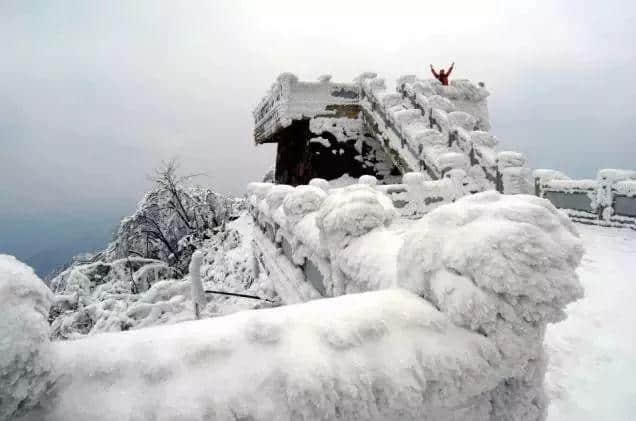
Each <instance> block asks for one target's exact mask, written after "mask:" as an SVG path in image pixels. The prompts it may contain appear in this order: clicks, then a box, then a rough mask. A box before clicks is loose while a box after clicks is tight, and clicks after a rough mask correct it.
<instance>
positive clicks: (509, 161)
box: [497, 151, 526, 170]
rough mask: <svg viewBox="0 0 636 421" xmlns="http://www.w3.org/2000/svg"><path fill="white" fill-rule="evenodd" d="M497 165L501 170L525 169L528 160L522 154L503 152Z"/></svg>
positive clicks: (498, 157)
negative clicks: (511, 168) (510, 168)
mask: <svg viewBox="0 0 636 421" xmlns="http://www.w3.org/2000/svg"><path fill="white" fill-rule="evenodd" d="M497 165H498V166H499V169H500V170H503V169H504V168H509V167H523V166H524V165H526V159H525V157H524V156H523V154H521V153H520V152H513V151H501V152H499V153H498V154H497Z"/></svg>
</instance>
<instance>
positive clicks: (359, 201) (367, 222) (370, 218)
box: [316, 184, 398, 296]
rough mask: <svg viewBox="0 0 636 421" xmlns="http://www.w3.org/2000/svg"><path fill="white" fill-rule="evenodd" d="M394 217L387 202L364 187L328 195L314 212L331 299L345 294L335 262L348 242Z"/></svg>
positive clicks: (343, 275)
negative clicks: (325, 253) (327, 263)
mask: <svg viewBox="0 0 636 421" xmlns="http://www.w3.org/2000/svg"><path fill="white" fill-rule="evenodd" d="M397 215H398V213H397V211H396V209H395V207H394V206H393V203H392V202H391V199H390V198H389V197H388V196H386V195H385V194H384V193H382V192H379V191H378V190H376V189H375V188H374V187H371V186H369V185H367V184H355V185H352V186H348V187H345V188H343V189H342V190H339V191H337V192H335V193H332V194H331V195H329V196H328V197H327V198H326V200H325V201H324V203H323V205H322V206H321V207H320V209H319V210H318V215H317V217H316V226H317V227H318V230H319V231H320V234H319V235H320V240H321V243H323V244H324V245H325V247H326V249H327V250H329V258H330V264H331V280H332V291H331V292H332V295H334V296H336V295H342V294H344V293H346V290H347V285H346V284H347V278H346V276H345V274H344V273H343V272H342V269H341V267H340V264H339V262H338V259H339V258H340V257H341V251H342V249H344V248H346V247H347V245H348V243H349V242H350V240H351V239H352V238H355V237H360V236H362V235H364V234H366V233H368V232H369V231H371V230H373V229H374V228H377V227H380V226H382V225H386V224H389V223H390V222H391V221H392V220H393V219H395V218H396V217H397Z"/></svg>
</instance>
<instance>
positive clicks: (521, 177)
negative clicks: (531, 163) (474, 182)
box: [497, 151, 534, 194]
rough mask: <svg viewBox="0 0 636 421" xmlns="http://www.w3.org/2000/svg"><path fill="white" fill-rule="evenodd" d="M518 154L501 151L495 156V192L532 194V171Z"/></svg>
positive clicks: (524, 159)
mask: <svg viewBox="0 0 636 421" xmlns="http://www.w3.org/2000/svg"><path fill="white" fill-rule="evenodd" d="M525 165H526V158H525V157H524V156H523V154H521V153H519V152H511V151H502V152H499V154H498V155H497V191H499V192H500V193H504V194H533V192H534V183H533V180H532V171H531V170H530V168H527V167H526V166H525Z"/></svg>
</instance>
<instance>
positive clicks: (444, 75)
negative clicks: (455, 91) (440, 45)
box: [431, 63, 455, 86]
mask: <svg viewBox="0 0 636 421" xmlns="http://www.w3.org/2000/svg"><path fill="white" fill-rule="evenodd" d="M453 67H455V63H453V64H452V65H451V67H449V68H448V71H446V72H445V71H444V69H440V71H439V73H437V72H435V69H434V68H433V66H432V65H431V72H433V76H435V79H437V80H439V81H440V82H442V85H444V86H447V85H448V76H450V74H451V72H452V71H453Z"/></svg>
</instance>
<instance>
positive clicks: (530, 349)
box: [0, 179, 582, 421]
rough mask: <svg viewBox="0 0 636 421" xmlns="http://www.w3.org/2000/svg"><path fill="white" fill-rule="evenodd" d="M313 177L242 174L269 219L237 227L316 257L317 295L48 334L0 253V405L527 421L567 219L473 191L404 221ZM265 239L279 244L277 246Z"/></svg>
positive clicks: (562, 260) (569, 268)
mask: <svg viewBox="0 0 636 421" xmlns="http://www.w3.org/2000/svg"><path fill="white" fill-rule="evenodd" d="M325 187H326V186H325V185H324V183H321V182H314V183H313V185H309V186H299V187H297V188H291V187H289V186H273V185H271V184H267V183H254V184H251V185H250V188H249V194H250V197H249V200H250V202H251V205H252V206H253V208H254V209H253V212H257V214H258V215H259V217H258V218H259V219H260V221H259V223H267V224H272V223H275V224H278V227H276V232H272V233H271V236H272V238H273V240H271V241H270V234H266V233H263V238H261V239H257V235H255V241H256V242H257V243H259V242H260V243H263V244H265V242H269V245H270V246H271V249H272V250H270V251H269V253H271V255H268V256H267V257H266V258H267V259H269V258H270V257H274V258H278V260H281V261H282V259H288V258H287V255H286V253H288V252H291V253H292V256H291V260H290V261H289V262H288V266H287V267H285V268H283V271H285V270H288V269H289V268H290V267H294V266H296V269H297V270H298V271H300V272H302V269H299V268H298V267H299V263H300V262H301V261H302V260H307V259H308V258H323V262H322V263H323V264H326V265H328V270H329V271H330V276H331V277H330V278H329V282H327V283H326V284H325V295H329V296H336V297H335V298H326V299H319V300H312V301H310V302H306V303H301V304H297V305H290V306H285V307H280V308H275V309H268V310H255V311H249V312H242V313H236V314H234V315H230V316H224V317H218V318H214V319H208V320H203V321H196V322H184V323H181V324H178V325H171V326H162V327H153V328H148V329H142V330H137V331H130V332H122V333H110V334H98V335H93V336H90V337H88V338H86V339H80V340H76V341H65V342H54V343H50V342H48V338H47V335H46V334H41V333H40V334H37V332H41V331H42V330H45V329H44V327H45V326H46V321H45V320H44V318H43V314H45V313H46V310H47V309H48V299H47V297H46V288H45V287H44V286H43V284H42V283H41V282H40V281H39V280H38V279H37V277H35V275H33V273H32V271H30V270H29V269H28V268H26V267H25V266H24V265H22V264H20V263H18V262H17V261H15V260H12V259H11V258H4V257H3V258H2V259H0V262H2V263H3V264H2V265H0V300H2V302H1V303H2V304H3V305H2V306H1V307H0V309H1V311H2V316H3V318H2V319H0V320H2V321H4V320H11V321H16V320H18V321H20V322H19V327H20V328H19V329H15V328H14V326H13V325H12V324H2V322H0V327H1V328H2V331H1V332H0V333H2V335H3V339H4V341H2V342H0V344H5V343H9V344H19V346H10V347H9V348H7V347H6V346H5V348H4V349H3V351H4V352H3V354H2V357H1V359H0V361H1V362H2V364H0V374H2V380H3V382H2V386H0V402H2V408H1V410H2V411H4V412H2V414H3V415H7V416H8V417H9V418H10V419H11V418H15V419H19V420H44V421H47V420H51V421H57V420H68V419H93V420H111V419H112V420H121V419H135V420H163V419H166V420H167V419H184V420H185V419H218V420H225V419H228V420H230V419H251V420H271V419H280V420H292V419H294V420H296V419H306V420H309V419H312V420H313V419H325V420H330V419H334V420H335V419H341V420H350V419H360V420H386V419H403V420H441V419H443V420H492V419H514V420H540V419H545V413H546V405H547V402H546V399H545V395H544V392H543V377H544V373H545V355H544V350H543V346H542V342H543V337H544V333H545V327H546V324H547V323H550V322H555V321H558V320H561V319H562V318H563V317H564V313H563V309H564V307H565V305H566V304H568V303H569V302H571V301H573V300H575V299H576V298H578V297H580V296H581V294H582V289H581V286H580V284H579V282H578V279H577V276H576V268H577V266H578V264H579V262H580V258H581V255H582V247H581V244H580V242H579V240H578V236H577V234H576V232H575V230H574V228H573V226H572V224H571V222H570V221H569V220H568V219H567V217H566V216H565V215H563V214H562V213H560V212H558V211H557V210H556V209H555V208H554V207H553V206H552V205H551V204H550V203H549V202H548V201H546V200H544V199H540V198H537V197H533V196H524V195H516V196H504V195H500V194H499V193H497V192H494V191H491V192H485V193H479V194H475V195H469V196H466V197H463V198H460V199H459V200H457V201H456V202H455V203H451V204H447V205H443V206H439V207H437V208H436V209H434V210H432V211H431V212H429V213H428V214H427V215H425V216H424V217H422V218H421V219H419V220H407V219H401V218H398V217H397V212H396V210H395V208H394V207H393V205H392V203H391V201H390V200H389V199H388V197H387V196H385V195H384V194H383V193H381V192H380V191H378V190H377V189H376V188H374V187H373V182H372V180H370V179H365V180H363V184H358V185H352V186H349V187H344V188H337V189H332V190H330V191H329V192H327V191H325V190H324V189H323V188H325ZM260 214H266V215H260ZM260 216H264V218H262V219H261V218H260ZM257 231H260V230H259V229H257ZM297 238H300V239H302V246H303V247H304V250H301V248H302V247H296V246H297V245H298V242H296V241H295V239H297ZM283 239H285V241H288V242H290V243H291V244H292V245H293V246H294V247H295V248H292V250H288V251H284V250H282V248H283V247H282V246H279V244H281V243H282V240H283ZM279 240H281V241H279ZM276 263H277V264H279V263H280V262H276ZM316 264H317V266H319V270H324V269H325V268H324V267H320V265H321V263H320V262H317V263H316ZM272 274H274V272H272ZM292 276H293V273H292ZM298 280H300V281H303V282H305V284H306V285H308V288H307V291H308V294H307V296H306V297H304V298H303V297H300V298H302V299H300V300H299V301H306V300H311V299H312V298H319V297H320V296H321V294H320V293H318V292H317V291H316V289H315V288H313V287H310V286H309V283H308V282H306V281H304V280H303V279H298ZM367 291H369V292H367ZM6 304H10V305H6ZM29 327H32V328H33V329H35V330H33V329H29ZM25 328H26V329H25ZM31 332H35V333H36V334H35V335H34V334H31ZM7 340H8V342H7ZM27 356H28V357H27ZM387 356H389V358H387ZM16 358H17V359H18V360H19V361H24V362H25V363H24V364H22V365H20V364H13V361H16ZM40 367H43V368H41V369H40ZM6 379H9V380H10V382H8V383H7V382H6ZM15 379H18V380H19V382H21V383H16V380H15ZM20 384H24V385H29V386H28V388H26V389H25V387H15V385H20ZM5 385H8V386H9V387H6V386H5ZM31 389H33V390H36V392H37V393H31V394H25V393H24V391H25V390H31ZM5 403H8V404H5Z"/></svg>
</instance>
